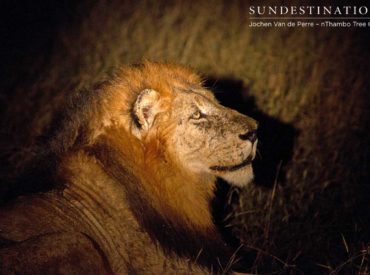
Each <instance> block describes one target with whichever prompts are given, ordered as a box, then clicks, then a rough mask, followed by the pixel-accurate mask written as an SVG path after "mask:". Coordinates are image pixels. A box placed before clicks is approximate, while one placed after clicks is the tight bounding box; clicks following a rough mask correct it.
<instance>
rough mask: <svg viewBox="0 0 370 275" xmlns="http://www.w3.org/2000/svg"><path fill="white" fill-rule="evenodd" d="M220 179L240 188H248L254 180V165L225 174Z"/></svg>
mask: <svg viewBox="0 0 370 275" xmlns="http://www.w3.org/2000/svg"><path fill="white" fill-rule="evenodd" d="M220 177H221V178H222V179H224V180H226V181H227V182H228V183H230V184H232V185H235V186H238V187H243V186H246V185H247V184H248V183H250V182H251V181H252V180H253V169H252V165H251V164H249V165H247V166H245V167H243V168H241V169H238V170H235V171H231V172H227V173H223V175H220Z"/></svg>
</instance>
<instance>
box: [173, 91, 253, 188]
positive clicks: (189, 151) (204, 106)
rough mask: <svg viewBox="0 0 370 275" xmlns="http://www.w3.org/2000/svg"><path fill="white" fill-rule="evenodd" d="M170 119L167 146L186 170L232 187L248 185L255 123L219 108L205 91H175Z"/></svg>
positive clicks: (224, 108) (229, 110)
mask: <svg viewBox="0 0 370 275" xmlns="http://www.w3.org/2000/svg"><path fill="white" fill-rule="evenodd" d="M172 119H173V120H174V121H175V124H176V126H175V127H174V130H173V132H172V138H171V141H170V142H171V146H173V148H174V150H175V152H176V153H177V156H178V158H179V159H180V160H181V162H182V163H183V164H184V165H185V166H186V167H188V168H189V169H190V170H192V171H194V172H198V173H210V174H213V175H216V176H220V177H222V178H224V179H225V180H227V181H228V182H230V183H233V184H235V185H244V184H246V183H248V182H250V180H251V179H252V177H253V172H252V168H251V161H252V160H253V159H254V157H255V154H256V146H257V137H256V129H257V123H256V121H254V120H253V119H251V118H249V117H247V116H244V115H242V114H240V113H238V112H236V111H234V110H232V109H229V108H226V107H224V106H221V105H220V104H218V103H217V101H216V100H215V99H214V97H213V94H212V93H211V92H209V91H207V90H205V89H197V90H190V91H186V90H178V91H176V96H175V99H174V102H173V105H172Z"/></svg>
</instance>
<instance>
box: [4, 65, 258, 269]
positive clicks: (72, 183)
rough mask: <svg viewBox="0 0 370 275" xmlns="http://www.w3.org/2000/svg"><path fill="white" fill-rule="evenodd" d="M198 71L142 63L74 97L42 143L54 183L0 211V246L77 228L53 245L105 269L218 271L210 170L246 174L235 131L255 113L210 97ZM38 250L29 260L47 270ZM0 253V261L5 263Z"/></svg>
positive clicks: (233, 176)
mask: <svg viewBox="0 0 370 275" xmlns="http://www.w3.org/2000/svg"><path fill="white" fill-rule="evenodd" d="M200 82H201V81H200V79H199V77H198V76H197V75H195V74H194V73H193V72H191V71H190V70H188V69H186V68H183V67H180V66H174V65H163V64H153V63H144V64H143V65H140V66H136V67H125V68H123V69H121V70H120V71H119V72H118V73H117V75H116V76H115V77H113V78H112V79H111V80H109V81H106V82H105V83H103V84H102V85H100V86H99V87H97V88H96V89H95V90H93V91H89V92H85V93H81V94H79V95H77V96H76V97H74V98H73V99H72V102H71V104H70V106H69V107H68V108H66V109H65V110H64V111H63V113H64V114H63V117H62V119H61V120H60V124H58V125H56V126H55V127H54V128H53V130H51V134H50V139H49V140H48V142H47V143H46V145H45V147H46V148H47V149H46V150H47V154H46V156H47V158H50V159H46V161H50V162H52V163H55V166H52V167H53V169H51V171H46V172H48V173H50V175H49V177H47V178H49V179H50V178H52V179H53V180H54V181H55V182H57V183H59V186H62V188H58V189H57V190H55V191H50V192H47V193H43V194H39V195H33V196H31V197H21V198H18V199H17V200H16V201H15V202H13V203H12V204H10V205H8V206H7V207H6V208H4V209H3V210H2V211H1V212H0V229H1V231H0V238H2V239H5V240H8V241H10V242H11V244H10V245H9V244H7V245H6V247H7V248H6V249H5V250H2V252H0V255H1V253H2V255H3V256H4V255H9V251H11V250H12V249H13V250H14V251H16V247H17V246H16V245H15V246H14V243H12V242H16V244H18V243H19V242H25V245H26V244H27V241H29V240H32V239H33V240H34V239H35V238H42V236H49V235H50V234H51V236H52V235H53V234H58V233H60V234H67V236H70V235H71V234H72V235H73V234H75V235H73V236H76V239H77V240H78V241H76V242H73V241H72V242H70V243H68V242H66V243H63V242H61V244H60V248H61V250H65V251H67V252H68V251H74V249H75V250H76V249H77V250H78V249H80V252H81V253H82V254H84V257H85V259H82V261H84V262H89V261H92V262H95V263H96V264H97V266H98V267H99V268H100V269H101V270H102V272H105V273H110V272H113V273H116V274H127V273H129V274H131V273H132V274H136V273H138V274H145V273H147V274H166V273H167V274H174V273H176V274H181V273H184V274H188V273H200V274H201V273H207V272H210V271H215V272H218V271H227V270H228V269H229V268H230V266H231V264H230V265H229V262H230V261H232V260H233V259H232V256H233V252H234V250H233V248H232V247H229V246H228V245H227V244H226V243H225V242H224V241H223V240H222V238H221V235H220V234H219V232H218V231H217V229H216V227H215V225H214V222H213V218H212V213H211V210H210V203H211V200H212V198H213V196H214V195H213V192H214V188H215V180H216V176H221V177H223V178H225V179H226V180H229V181H230V182H232V183H235V184H237V185H243V184H245V183H247V182H249V181H250V179H251V177H252V170H251V165H250V161H251V159H252V158H253V157H254V154H255V144H256V143H255V142H254V141H255V139H254V138H253V139H252V138H251V137H250V136H248V140H251V142H249V141H246V140H247V138H246V134H245V132H246V131H247V132H253V131H254V130H255V128H256V124H255V122H254V121H253V120H252V119H250V118H247V117H245V116H242V115H240V114H238V113H237V112H235V111H233V110H230V109H227V108H225V107H222V106H221V105H219V104H218V103H217V102H216V101H215V99H214V97H213V95H212V94H211V93H210V92H208V91H206V90H205V89H204V88H201V83H200ZM193 102H195V103H196V104H195V103H193ZM194 108H196V110H194ZM44 162H45V161H44ZM68 234H69V235H68ZM62 236H64V235H62ZM59 238H60V236H59ZM62 239H63V238H62ZM72 239H73V238H72ZM44 242H45V241H44ZM44 242H43V241H41V242H40V243H44ZM49 242H50V241H49ZM51 242H52V241H51ZM81 242H82V243H83V244H82V245H79V244H80V243H81ZM76 243H77V245H76ZM63 246H64V247H63ZM12 247H13V248H12ZM44 247H45V246H44ZM71 247H73V248H74V249H72V248H71ZM76 247H77V248H76ZM4 251H5V252H4ZM14 251H13V252H14ZM14 253H15V254H14ZM14 253H13V254H14V255H16V254H17V253H16V252H14ZM45 253H46V254H45ZM45 253H44V254H43V253H41V254H42V255H44V258H42V257H41V259H39V258H40V257H39V258H38V259H34V261H31V260H30V263H29V265H30V267H29V268H31V269H29V270H32V268H35V269H34V270H42V268H43V267H45V269H46V270H48V269H47V268H46V267H47V263H48V262H50V261H51V260H50V259H48V253H47V252H45ZM10 254H11V253H10ZM13 254H12V255H13ZM90 254H91V256H90ZM45 255H46V256H45ZM50 255H51V254H50ZM50 255H49V256H50ZM66 255H67V256H68V255H69V254H68V253H66ZM67 256H66V257H67ZM91 257H95V258H99V259H100V260H99V261H100V262H101V264H99V261H98V260H91V259H92V258H91ZM50 258H52V256H50ZM67 258H68V259H69V258H70V255H69V256H68V257H67ZM6 259H7V261H6V262H5V263H4V262H3V266H1V264H0V267H1V268H3V270H9V268H10V267H11V266H12V261H13V265H14V261H15V260H14V257H13V258H12V257H7V258H6ZM69 262H70V261H69ZM79 264H80V265H83V264H81V263H70V265H71V266H74V265H75V266H78V265H79ZM25 266H27V265H25ZM64 268H65V267H64ZM0 270H1V269H0ZM14 270H16V269H14ZM82 271H83V269H81V272H82Z"/></svg>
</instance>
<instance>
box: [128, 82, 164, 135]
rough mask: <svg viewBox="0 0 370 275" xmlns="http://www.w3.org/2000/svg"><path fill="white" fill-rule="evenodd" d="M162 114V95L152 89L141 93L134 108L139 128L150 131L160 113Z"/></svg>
mask: <svg viewBox="0 0 370 275" xmlns="http://www.w3.org/2000/svg"><path fill="white" fill-rule="evenodd" d="M160 112H161V104H160V95H159V93H158V92H157V91H155V90H152V89H145V90H143V91H141V92H140V93H139V95H138V97H137V98H136V101H135V104H134V107H133V116H134V119H135V123H136V124H137V126H138V128H140V130H142V131H148V130H149V129H150V128H151V127H152V125H153V122H154V119H155V117H156V115H157V114H158V113H160Z"/></svg>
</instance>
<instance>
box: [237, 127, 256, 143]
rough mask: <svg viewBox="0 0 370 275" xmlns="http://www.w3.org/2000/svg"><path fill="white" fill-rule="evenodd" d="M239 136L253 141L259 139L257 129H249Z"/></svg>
mask: <svg viewBox="0 0 370 275" xmlns="http://www.w3.org/2000/svg"><path fill="white" fill-rule="evenodd" d="M239 138H240V139H241V140H249V141H250V142H252V143H253V142H255V141H256V140H257V131H256V130H252V131H248V132H247V133H245V134H242V135H239Z"/></svg>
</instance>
